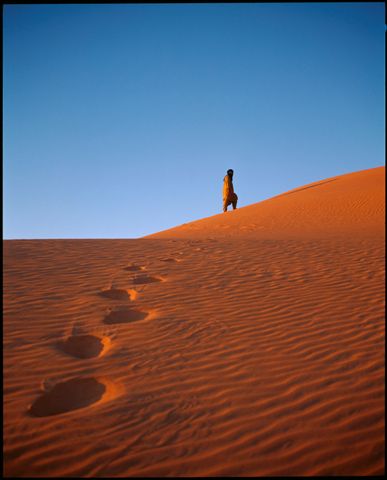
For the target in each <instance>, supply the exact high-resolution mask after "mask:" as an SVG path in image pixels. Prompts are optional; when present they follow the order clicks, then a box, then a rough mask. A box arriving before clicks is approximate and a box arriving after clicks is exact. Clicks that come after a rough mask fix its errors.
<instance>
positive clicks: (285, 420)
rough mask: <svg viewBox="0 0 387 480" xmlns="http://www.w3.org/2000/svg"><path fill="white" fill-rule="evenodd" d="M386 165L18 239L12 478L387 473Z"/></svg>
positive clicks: (10, 283) (7, 448)
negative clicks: (180, 216) (114, 224)
mask: <svg viewBox="0 0 387 480" xmlns="http://www.w3.org/2000/svg"><path fill="white" fill-rule="evenodd" d="M384 173H385V172H384V168H376V169H371V170H365V171H362V172H356V173H353V174H348V175H343V176H339V177H335V178H333V179H326V180H321V181H320V182H315V183H314V184H311V185H305V186H301V187H299V188H297V189H295V190H293V191H291V192H286V193H284V194H282V195H278V196H277V197H274V198H272V199H269V200H266V201H264V202H260V203H258V204H255V205H250V206H248V207H244V208H240V209H238V210H236V211H230V212H227V213H225V214H220V215H215V216H213V217H210V218H206V219H202V220H199V221H197V222H192V223H190V224H186V225H183V226H181V227H177V228H175V229H171V230H168V231H165V232H160V233H158V234H155V235H152V236H149V237H148V238H144V239H136V240H36V241H33V240H25V241H5V242H4V327H3V334H4V340H3V342H4V343H3V344H4V408H3V410H4V430H3V432H4V433H3V435H4V474H5V475H6V476H8V477H27V476H41V477H44V476H57V477H58V476H88V477H109V476H195V475H196V476H206V475H209V476H214V475H218V476H219V475H229V476H238V475H239V476H240V475H247V476H262V475H292V476H294V475H376V474H383V473H384V446H385V445H384V414H385V412H384V353H385V352H384V338H385V337H384V330H385V329H384V315H385V311H384V298H385V287H384V277H385V266H384V247H385V239H384V204H385V199H384ZM220 207H221V204H220ZM167 259H168V261H166V260H167ZM174 260H175V261H174ZM125 266H129V267H133V266H135V267H138V268H134V269H129V270H128V269H127V267H125ZM145 266H146V269H145ZM143 270H145V272H144V271H143ZM143 275H146V276H143ZM151 278H155V279H159V280H163V281H153V282H152V281H149V279H151ZM139 279H140V280H139ZM141 279H142V280H145V281H142V282H141ZM146 279H148V281H146ZM164 280H165V281H164ZM112 285H114V287H111V286H112ZM112 288H113V289H114V290H117V291H120V290H124V291H126V292H128V294H130V298H127V297H126V296H124V295H123V296H122V297H121V296H120V294H119V295H118V296H119V298H118V297H117V298H114V296H115V294H113V298H111V296H110V295H109V294H108V296H107V297H106V296H101V295H100V294H99V292H103V291H109V290H111V289H112ZM114 302H116V303H114ZM136 312H137V313H136ZM140 314H142V315H146V316H145V317H144V318H139V317H141V315H140ZM137 315H138V316H139V317H137ZM102 344H103V348H102ZM60 346H61V347H60ZM107 346H108V348H106V347H107ZM79 353H80V354H79ZM82 355H83V357H82ZM101 379H103V380H101ZM109 382H111V385H112V386H111V385H110V383H109ZM116 385H118V386H119V388H118V387H116Z"/></svg>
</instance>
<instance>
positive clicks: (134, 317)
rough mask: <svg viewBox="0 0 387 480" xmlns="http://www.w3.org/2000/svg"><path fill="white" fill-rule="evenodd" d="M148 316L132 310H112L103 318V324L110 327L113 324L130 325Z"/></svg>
mask: <svg viewBox="0 0 387 480" xmlns="http://www.w3.org/2000/svg"><path fill="white" fill-rule="evenodd" d="M147 316H148V312H143V311H141V310H137V309H134V308H128V307H121V308H120V309H118V310H113V311H112V312H110V313H109V314H108V315H107V316H106V317H105V318H104V320H103V321H104V323H106V324H108V325H111V324H113V323H131V322H136V321H138V320H143V319H144V318H146V317H147Z"/></svg>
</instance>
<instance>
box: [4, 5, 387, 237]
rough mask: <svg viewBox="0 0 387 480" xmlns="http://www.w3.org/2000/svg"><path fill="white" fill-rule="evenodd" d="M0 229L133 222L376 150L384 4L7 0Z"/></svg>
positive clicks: (155, 227)
mask: <svg viewBox="0 0 387 480" xmlns="http://www.w3.org/2000/svg"><path fill="white" fill-rule="evenodd" d="M3 13H4V15H3V22H4V23H3V42H4V43H3V49H4V50H3V135H4V137H3V191H4V193H3V200H4V206H3V229H4V230H3V232H4V234H3V235H4V238H137V237H140V236H143V235H146V234H150V233H154V232H157V231H160V230H164V229H166V228H170V227H173V226H177V225H180V224H182V223H186V222H189V221H192V220H197V219H200V218H203V217H207V216H211V215H215V214H217V213H220V212H221V211H222V198H221V197H222V193H221V192H222V183H223V177H224V175H225V174H226V170H227V169H229V168H233V169H234V172H235V173H234V188H235V191H236V193H237V194H238V196H239V206H241V207H242V206H245V205H249V204H252V203H256V202H259V201H262V200H265V199H267V198H270V197H272V196H275V195H278V194H280V193H282V192H285V191H287V190H290V189H292V188H296V187H299V186H302V185H305V184H306V183H311V182H314V181H318V180H321V179H324V178H328V177H332V176H335V175H340V174H344V173H349V172H353V171H357V170H363V169H367V168H373V167H377V166H381V165H384V162H385V159H384V150H385V148H384V146H385V143H384V142H385V138H384V126H385V125H384V89H385V74H384V68H385V67H384V54H385V52H384V50H385V47H384V35H385V26H384V4H383V3H326V4H323V3H320V4H319V3H299V4H297V3H294V4H285V3H283V4H281V3H274V4H270V3H269V4H264V3H261V4H260V3H256V4H178V5H176V4H163V5H162V4H153V5H147V4H105V5H103V4H95V5H91V4H84V5H77V4H74V5H71V4H67V5H66V4H62V5H55V4H54V5H8V6H5V7H4V10H3Z"/></svg>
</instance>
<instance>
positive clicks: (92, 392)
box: [29, 377, 106, 417]
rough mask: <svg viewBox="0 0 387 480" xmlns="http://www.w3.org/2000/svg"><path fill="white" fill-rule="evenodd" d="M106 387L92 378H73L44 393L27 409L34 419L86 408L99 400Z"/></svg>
mask: <svg viewBox="0 0 387 480" xmlns="http://www.w3.org/2000/svg"><path fill="white" fill-rule="evenodd" d="M105 390H106V387H105V385H104V384H103V383H101V382H99V381H98V380H96V379H95V378H93V377H89V378H74V379H72V380H68V381H66V382H60V383H58V384H56V385H55V386H54V387H53V388H52V389H51V390H50V391H47V392H44V393H43V394H42V395H41V396H40V397H39V398H37V399H36V400H35V402H34V403H33V404H32V405H31V407H30V408H29V413H30V414H31V415H33V416H34V417H49V416H51V415H59V414H60V413H66V412H71V411H72V410H78V409H79V408H84V407H88V406H89V405H92V404H93V403H95V402H98V400H100V399H101V397H102V396H103V394H104V393H105Z"/></svg>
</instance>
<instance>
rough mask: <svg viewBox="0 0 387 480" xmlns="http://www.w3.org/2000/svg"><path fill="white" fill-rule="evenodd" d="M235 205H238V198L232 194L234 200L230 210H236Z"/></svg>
mask: <svg viewBox="0 0 387 480" xmlns="http://www.w3.org/2000/svg"><path fill="white" fill-rule="evenodd" d="M237 203H238V196H237V194H236V193H234V198H233V199H232V208H233V210H235V209H236V206H237Z"/></svg>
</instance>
